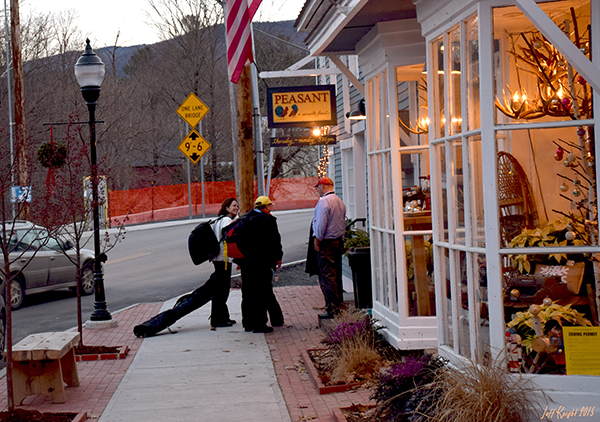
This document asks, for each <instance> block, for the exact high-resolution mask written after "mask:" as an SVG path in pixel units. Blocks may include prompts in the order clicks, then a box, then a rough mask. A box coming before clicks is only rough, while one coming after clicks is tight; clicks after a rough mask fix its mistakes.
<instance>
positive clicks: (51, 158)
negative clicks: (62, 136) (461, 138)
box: [37, 142, 67, 168]
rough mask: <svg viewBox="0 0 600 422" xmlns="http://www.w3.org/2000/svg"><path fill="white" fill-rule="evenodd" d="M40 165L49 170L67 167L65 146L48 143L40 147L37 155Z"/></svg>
mask: <svg viewBox="0 0 600 422" xmlns="http://www.w3.org/2000/svg"><path fill="white" fill-rule="evenodd" d="M37 159H38V161H39V162H40V164H41V165H42V166H44V167H47V168H60V167H62V166H64V165H65V161H66V159H67V148H66V147H65V146H64V145H63V144H55V143H54V142H46V143H44V144H42V145H41V146H40V149H39V150H38V153H37Z"/></svg>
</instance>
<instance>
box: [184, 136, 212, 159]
mask: <svg viewBox="0 0 600 422" xmlns="http://www.w3.org/2000/svg"><path fill="white" fill-rule="evenodd" d="M210 147H211V145H210V144H209V143H208V141H207V140H206V139H204V138H203V137H202V135H200V134H199V133H198V131H196V130H195V129H192V131H191V132H190V133H188V135H187V136H186V137H185V138H184V140H183V141H181V143H180V144H179V146H178V147H177V148H179V150H180V151H181V152H183V154H184V155H185V156H186V157H187V158H189V159H190V161H191V162H192V163H194V164H198V161H200V158H202V156H203V155H204V154H206V151H208V150H209V149H210Z"/></svg>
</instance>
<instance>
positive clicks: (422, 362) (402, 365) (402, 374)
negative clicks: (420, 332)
mask: <svg viewBox="0 0 600 422" xmlns="http://www.w3.org/2000/svg"><path fill="white" fill-rule="evenodd" d="M428 362H429V357H428V356H426V355H423V356H421V357H419V358H415V357H412V356H409V357H407V358H406V360H404V361H403V362H398V363H396V364H394V365H392V366H391V367H390V368H389V369H388V370H387V371H386V372H385V373H384V374H382V376H381V381H382V382H384V383H388V382H390V381H396V382H402V380H403V379H406V378H413V377H414V376H415V375H417V374H418V373H419V372H420V371H421V370H422V369H423V368H425V367H426V366H427V364H428Z"/></svg>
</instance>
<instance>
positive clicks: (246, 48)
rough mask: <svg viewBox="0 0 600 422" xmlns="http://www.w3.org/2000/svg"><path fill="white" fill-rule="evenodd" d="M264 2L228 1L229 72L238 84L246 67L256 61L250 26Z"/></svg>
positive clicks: (248, 0) (232, 80)
mask: <svg viewBox="0 0 600 422" xmlns="http://www.w3.org/2000/svg"><path fill="white" fill-rule="evenodd" d="M261 1H262V0H227V7H226V11H227V14H226V18H227V72H228V73H229V78H230V79H231V82H233V83H234V84H237V83H238V80H239V79H240V75H241V74H242V71H243V70H244V67H245V66H246V65H248V64H250V63H252V62H253V61H254V57H253V55H252V31H251V28H250V24H251V23H252V18H253V17H254V13H255V12H256V9H258V6H260V2H261Z"/></svg>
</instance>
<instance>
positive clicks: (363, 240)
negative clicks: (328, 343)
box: [344, 218, 373, 309]
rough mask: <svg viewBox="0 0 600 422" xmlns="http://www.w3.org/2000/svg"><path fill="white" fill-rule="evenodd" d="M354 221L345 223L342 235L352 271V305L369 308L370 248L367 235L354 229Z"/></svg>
mask: <svg viewBox="0 0 600 422" xmlns="http://www.w3.org/2000/svg"><path fill="white" fill-rule="evenodd" d="M361 220H362V221H363V224H364V220H365V219H359V218H357V219H355V220H353V221H350V220H347V221H346V233H345V235H344V249H346V256H347V257H348V264H349V265H350V268H351V269H352V284H353V289H354V305H355V306H356V307H357V308H361V309H364V308H371V307H372V306H373V296H372V292H371V248H370V239H369V233H368V232H366V231H365V230H360V229H357V228H355V227H354V224H355V223H356V222H357V221H361Z"/></svg>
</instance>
